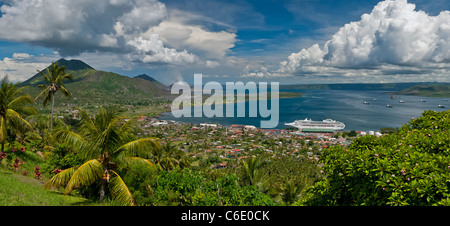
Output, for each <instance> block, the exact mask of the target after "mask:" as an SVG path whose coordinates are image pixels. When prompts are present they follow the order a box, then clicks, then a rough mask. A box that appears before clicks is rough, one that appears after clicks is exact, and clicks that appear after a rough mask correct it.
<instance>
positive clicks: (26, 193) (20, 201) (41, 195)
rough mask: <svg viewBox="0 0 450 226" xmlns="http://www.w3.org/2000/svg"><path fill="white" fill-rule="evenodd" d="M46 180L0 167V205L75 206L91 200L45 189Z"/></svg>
mask: <svg viewBox="0 0 450 226" xmlns="http://www.w3.org/2000/svg"><path fill="white" fill-rule="evenodd" d="M43 187H44V182H43V181H41V180H37V179H34V178H32V177H29V176H23V175H20V174H16V173H13V172H11V171H8V170H5V169H1V168H0V206H73V205H86V204H87V203H89V200H87V199H84V198H80V197H75V196H69V195H63V194H61V193H58V192H56V191H50V190H44V188H43Z"/></svg>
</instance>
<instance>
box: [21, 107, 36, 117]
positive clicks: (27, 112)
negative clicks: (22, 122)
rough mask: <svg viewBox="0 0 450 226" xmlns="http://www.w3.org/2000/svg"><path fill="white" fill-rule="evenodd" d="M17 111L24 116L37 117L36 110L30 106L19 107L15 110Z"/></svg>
mask: <svg viewBox="0 0 450 226" xmlns="http://www.w3.org/2000/svg"><path fill="white" fill-rule="evenodd" d="M17 111H18V112H20V113H24V114H25V115H38V112H37V110H36V108H35V107H32V106H26V107H19V108H17Z"/></svg>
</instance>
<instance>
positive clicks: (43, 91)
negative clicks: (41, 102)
mask: <svg viewBox="0 0 450 226" xmlns="http://www.w3.org/2000/svg"><path fill="white" fill-rule="evenodd" d="M38 87H45V89H44V90H42V92H40V93H39V94H38V95H37V96H36V98H34V100H37V99H39V97H41V96H42V95H44V94H45V93H46V92H48V89H49V87H48V86H47V85H39V86H38Z"/></svg>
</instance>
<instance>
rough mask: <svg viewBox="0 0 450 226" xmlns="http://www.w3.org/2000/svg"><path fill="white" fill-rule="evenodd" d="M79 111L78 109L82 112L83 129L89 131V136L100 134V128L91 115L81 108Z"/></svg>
mask: <svg viewBox="0 0 450 226" xmlns="http://www.w3.org/2000/svg"><path fill="white" fill-rule="evenodd" d="M77 109H78V111H80V117H81V123H82V129H83V130H87V131H88V133H89V134H95V133H98V128H97V127H96V126H95V124H94V121H93V120H92V118H91V117H90V116H89V114H88V113H87V112H86V111H85V110H83V109H81V108H77Z"/></svg>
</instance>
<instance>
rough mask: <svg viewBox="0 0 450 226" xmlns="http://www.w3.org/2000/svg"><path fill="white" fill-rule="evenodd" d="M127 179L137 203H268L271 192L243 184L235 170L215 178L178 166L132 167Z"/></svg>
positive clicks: (224, 204) (187, 204)
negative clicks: (263, 191)
mask: <svg viewBox="0 0 450 226" xmlns="http://www.w3.org/2000/svg"><path fill="white" fill-rule="evenodd" d="M124 181H125V183H127V185H128V188H129V189H130V191H131V192H132V194H133V197H134V199H135V201H136V202H137V203H138V205H155V206H167V205H169V206H268V205H274V202H273V200H272V199H271V198H270V196H268V195H266V194H264V193H262V192H260V191H258V189H257V188H256V187H255V186H244V187H241V186H239V185H238V183H236V181H237V177H236V176H235V175H234V174H231V175H222V176H219V177H216V178H214V179H212V178H209V177H208V176H207V175H206V174H205V173H203V172H201V171H193V170H190V169H183V170H181V169H177V170H172V171H159V172H156V171H154V170H150V169H148V170H147V169H143V168H130V169H129V170H128V172H127V174H126V175H125V177H124Z"/></svg>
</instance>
